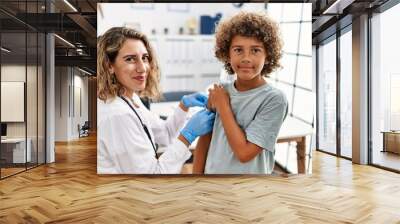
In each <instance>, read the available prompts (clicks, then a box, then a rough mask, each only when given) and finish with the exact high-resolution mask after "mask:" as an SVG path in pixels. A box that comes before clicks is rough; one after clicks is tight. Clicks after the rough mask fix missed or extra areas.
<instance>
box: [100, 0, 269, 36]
mask: <svg viewBox="0 0 400 224" xmlns="http://www.w3.org/2000/svg"><path fill="white" fill-rule="evenodd" d="M185 6H187V10H185V8H186V7H185ZM99 8H101V12H100V10H98V16H97V35H98V36H99V35H101V34H103V33H104V32H105V31H106V30H108V29H109V28H111V27H114V26H124V25H128V26H133V27H135V28H139V29H140V30H141V31H142V32H144V33H145V34H150V33H151V30H152V29H155V30H156V32H157V34H162V33H163V30H164V28H168V30H169V34H172V35H175V34H178V31H179V27H184V28H185V31H186V30H187V29H186V27H187V23H188V22H189V21H190V20H195V21H196V22H197V29H196V30H197V32H196V33H199V31H200V16H201V15H208V16H211V17H215V15H216V14H217V13H222V14H223V16H229V15H232V14H234V13H236V12H238V11H239V10H253V11H254V10H256V11H258V10H259V11H265V10H264V3H251V4H248V3H247V4H244V5H243V6H242V7H241V8H236V7H234V6H233V4H232V3H192V4H188V3H166V4H160V3H118V4H115V3H99ZM171 8H175V9H177V10H179V9H182V11H173V9H171ZM136 25H139V26H138V27H136Z"/></svg>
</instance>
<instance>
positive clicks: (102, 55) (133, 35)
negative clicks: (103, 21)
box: [97, 27, 161, 102]
mask: <svg viewBox="0 0 400 224" xmlns="http://www.w3.org/2000/svg"><path fill="white" fill-rule="evenodd" d="M127 39H136V40H140V41H142V42H143V44H144V46H145V47H146V50H147V52H148V54H149V64H150V70H149V74H148V78H147V80H146V87H145V89H144V90H143V91H140V92H139V96H140V97H148V98H149V99H158V98H159V97H160V95H161V93H160V88H159V82H160V72H159V67H158V63H157V60H156V57H155V54H154V51H153V49H152V47H151V46H150V42H149V40H148V39H147V37H146V36H145V35H144V34H142V33H140V32H138V31H136V30H134V29H131V28H126V27H113V28H111V29H109V30H107V32H105V33H104V34H103V35H102V36H100V37H99V39H98V42H97V97H98V98H99V99H101V100H103V101H104V102H106V101H107V99H110V98H115V97H116V96H118V95H121V94H123V93H124V91H125V88H124V87H123V86H122V85H121V83H119V82H118V80H117V79H116V77H115V74H114V73H113V74H111V73H110V72H109V66H110V64H111V63H114V62H115V59H116V57H117V55H118V52H119V50H120V49H121V48H122V46H123V44H124V42H125V41H126V40H127Z"/></svg>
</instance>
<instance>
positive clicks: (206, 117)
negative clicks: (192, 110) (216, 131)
mask: <svg viewBox="0 0 400 224" xmlns="http://www.w3.org/2000/svg"><path fill="white" fill-rule="evenodd" d="M214 119H215V113H213V112H210V111H208V110H206V109H203V110H201V111H199V112H197V113H196V114H195V115H193V116H192V118H190V120H189V121H188V123H187V124H186V126H185V127H184V128H183V129H182V131H181V135H182V136H183V137H185V139H186V140H187V141H188V143H189V144H191V143H192V142H193V141H194V140H195V139H196V138H197V137H198V136H201V135H205V134H207V133H210V132H211V131H212V129H213V125H214Z"/></svg>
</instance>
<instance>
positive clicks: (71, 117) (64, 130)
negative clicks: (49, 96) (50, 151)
mask: <svg viewBox="0 0 400 224" xmlns="http://www.w3.org/2000/svg"><path fill="white" fill-rule="evenodd" d="M55 70H56V71H55V73H56V75H55V79H56V83H55V86H56V88H55V89H56V91H55V123H56V127H55V129H56V132H55V141H69V140H73V139H77V138H78V137H79V133H78V124H80V125H83V123H84V122H85V121H87V120H88V80H87V77H84V76H83V73H81V72H80V71H79V70H77V69H75V68H71V67H56V69H55ZM79 92H80V93H79ZM79 95H80V97H79ZM79 100H80V101H81V102H79ZM77 105H78V106H77ZM79 106H81V110H82V112H81V113H80V110H79V109H80V108H79Z"/></svg>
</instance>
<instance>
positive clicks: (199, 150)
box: [193, 133, 212, 174]
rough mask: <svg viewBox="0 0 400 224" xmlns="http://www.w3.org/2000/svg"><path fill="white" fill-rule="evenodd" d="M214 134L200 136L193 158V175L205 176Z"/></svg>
mask: <svg viewBox="0 0 400 224" xmlns="http://www.w3.org/2000/svg"><path fill="white" fill-rule="evenodd" d="M211 136H212V133H209V134H206V135H203V136H200V138H199V140H198V142H197V145H196V149H195V150H194V156H193V157H194V158H193V173H194V174H203V173H204V167H205V164H206V159H207V153H208V148H209V146H210V142H211Z"/></svg>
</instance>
